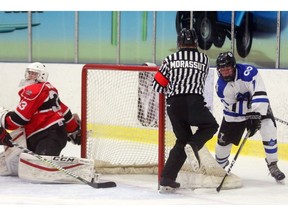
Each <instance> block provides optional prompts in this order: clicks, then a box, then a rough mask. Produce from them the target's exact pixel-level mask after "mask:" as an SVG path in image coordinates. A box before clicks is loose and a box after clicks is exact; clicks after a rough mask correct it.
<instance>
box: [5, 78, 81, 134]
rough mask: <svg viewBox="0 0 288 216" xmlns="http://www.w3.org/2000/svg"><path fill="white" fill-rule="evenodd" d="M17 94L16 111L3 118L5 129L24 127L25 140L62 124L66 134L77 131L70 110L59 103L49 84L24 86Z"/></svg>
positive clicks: (54, 91) (54, 89) (52, 87)
mask: <svg viewBox="0 0 288 216" xmlns="http://www.w3.org/2000/svg"><path fill="white" fill-rule="evenodd" d="M18 94H19V96H20V102H19V104H18V106H17V108H16V110H15V111H10V112H8V113H7V115H6V116H5V128H6V129H8V130H15V129H17V128H19V127H24V128H25V132H26V137H27V138H29V137H31V136H33V135H34V134H36V133H38V132H40V131H43V130H45V129H47V128H49V127H50V126H52V125H55V124H59V125H61V124H62V125H63V123H64V122H66V131H67V132H73V131H74V130H76V129H77V127H78V124H77V122H76V121H75V119H74V118H73V116H72V113H71V111H70V109H69V108H68V107H67V106H66V105H65V104H63V103H62V102H61V101H60V99H59V95H58V90H57V89H56V88H55V87H54V86H53V85H51V84H50V83H49V82H40V83H35V84H32V85H28V86H25V87H23V88H22V89H21V90H20V91H19V92H18Z"/></svg>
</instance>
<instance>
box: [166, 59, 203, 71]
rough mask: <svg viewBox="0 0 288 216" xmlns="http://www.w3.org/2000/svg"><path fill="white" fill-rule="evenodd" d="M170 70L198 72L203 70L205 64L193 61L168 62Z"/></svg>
mask: <svg viewBox="0 0 288 216" xmlns="http://www.w3.org/2000/svg"><path fill="white" fill-rule="evenodd" d="M170 67H171V68H180V67H181V68H196V69H199V70H204V68H205V64H202V63H200V62H195V61H187V60H176V61H171V62H170Z"/></svg>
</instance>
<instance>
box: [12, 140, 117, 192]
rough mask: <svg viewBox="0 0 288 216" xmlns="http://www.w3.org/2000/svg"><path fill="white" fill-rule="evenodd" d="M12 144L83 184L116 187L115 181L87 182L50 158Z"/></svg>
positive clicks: (95, 186)
mask: <svg viewBox="0 0 288 216" xmlns="http://www.w3.org/2000/svg"><path fill="white" fill-rule="evenodd" d="M12 144H13V146H15V147H17V148H19V149H21V150H22V151H23V152H25V153H28V154H30V155H33V156H34V157H36V158H38V159H39V160H41V161H43V162H45V163H47V164H49V165H51V166H52V167H54V168H56V169H58V170H59V171H61V172H63V173H65V174H67V175H69V176H71V177H73V178H76V179H78V180H79V181H81V182H83V183H84V184H87V185H89V186H91V187H93V188H111V187H116V183H115V182H112V181H108V182H89V181H87V180H85V179H83V178H81V177H80V176H77V175H76V174H74V173H72V172H70V171H68V170H66V169H64V168H63V167H61V166H59V165H58V164H56V163H54V162H52V161H50V160H47V159H46V158H44V157H41V156H40V155H38V154H35V153H34V152H32V151H30V150H29V149H27V148H25V147H23V146H21V145H19V144H17V143H12Z"/></svg>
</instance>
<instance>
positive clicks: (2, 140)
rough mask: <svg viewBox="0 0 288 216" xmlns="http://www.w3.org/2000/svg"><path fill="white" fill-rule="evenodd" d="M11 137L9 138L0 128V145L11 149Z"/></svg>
mask: <svg viewBox="0 0 288 216" xmlns="http://www.w3.org/2000/svg"><path fill="white" fill-rule="evenodd" d="M11 140H12V137H11V136H10V134H9V133H7V131H6V130H5V129H4V128H3V127H1V126H0V145H6V146H9V147H13V144H12V142H11Z"/></svg>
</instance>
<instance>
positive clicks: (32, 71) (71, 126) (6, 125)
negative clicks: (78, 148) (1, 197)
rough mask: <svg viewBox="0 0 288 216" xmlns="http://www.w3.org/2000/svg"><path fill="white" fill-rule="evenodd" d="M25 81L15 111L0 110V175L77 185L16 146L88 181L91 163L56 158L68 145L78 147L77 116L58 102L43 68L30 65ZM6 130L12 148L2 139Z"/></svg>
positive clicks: (90, 174) (84, 160) (44, 67)
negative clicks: (2, 150)
mask: <svg viewBox="0 0 288 216" xmlns="http://www.w3.org/2000/svg"><path fill="white" fill-rule="evenodd" d="M24 78H25V79H23V80H21V82H20V87H21V89H20V90H19V92H18V95H19V97H20V101H19V103H18V105H17V107H16V109H15V110H13V111H12V110H8V109H5V108H1V109H0V127H1V128H2V129H1V130H2V135H1V136H2V137H1V141H2V144H4V145H6V146H5V151H4V152H2V153H1V154H0V175H2V176H3V175H18V176H19V177H20V178H24V179H28V180H34V181H40V182H43V181H45V182H60V183H65V182H67V183H70V182H71V183H72V182H73V181H74V182H76V181H77V179H76V178H74V179H73V178H72V177H71V176H67V175H65V174H63V173H62V172H59V170H55V169H53V168H52V167H49V166H48V165H47V164H43V162H41V161H39V160H38V159H37V158H35V157H31V155H29V154H27V153H22V150H21V149H20V148H18V147H16V146H14V145H13V143H17V144H18V145H21V146H22V147H24V148H27V149H28V151H29V150H30V151H31V152H33V153H35V154H37V155H41V157H42V156H43V158H47V160H50V161H52V162H55V163H56V162H57V164H58V165H60V166H62V167H64V168H66V169H69V170H70V171H73V172H74V173H75V174H76V173H78V172H81V176H85V177H86V179H87V180H89V179H91V178H92V177H93V174H94V172H93V162H92V161H89V160H86V159H82V158H76V157H60V156H59V155H60V153H61V151H62V149H63V148H64V147H65V146H66V144H67V141H71V142H72V143H73V144H76V145H80V144H81V142H80V141H81V127H80V126H81V124H80V120H79V118H78V119H77V115H73V114H72V112H71V110H70V109H69V107H68V106H66V105H65V104H64V103H63V102H62V101H61V100H60V97H59V94H58V90H57V89H56V88H55V87H54V86H53V85H52V84H51V83H49V82H48V70H47V67H46V65H45V64H42V63H40V62H35V63H32V64H29V65H28V66H27V68H26V70H25V73H24ZM6 130H8V131H11V133H10V134H9V136H11V138H12V141H11V143H12V144H11V143H9V142H8V143H7V139H8V140H9V137H8V138H7V136H8V135H5V132H7V131H6ZM4 141H5V142H4ZM7 144H8V145H7ZM79 175H80V174H79ZM77 182H78V181H77Z"/></svg>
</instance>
